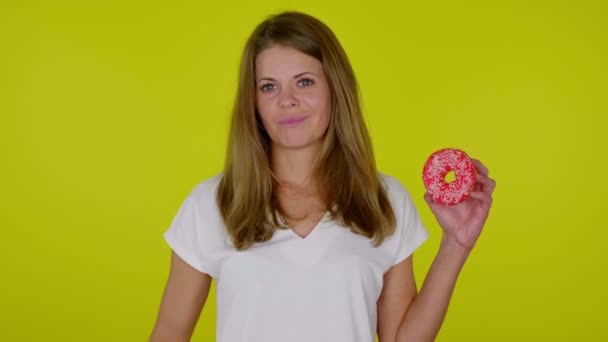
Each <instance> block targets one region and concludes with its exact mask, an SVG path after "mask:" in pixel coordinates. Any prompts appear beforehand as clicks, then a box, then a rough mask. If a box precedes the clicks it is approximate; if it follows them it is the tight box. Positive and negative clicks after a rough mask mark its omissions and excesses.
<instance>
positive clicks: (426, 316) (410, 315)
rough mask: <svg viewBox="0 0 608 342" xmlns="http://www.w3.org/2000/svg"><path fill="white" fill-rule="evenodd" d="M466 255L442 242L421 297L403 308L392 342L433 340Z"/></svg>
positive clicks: (454, 246) (464, 252)
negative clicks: (404, 311) (404, 310)
mask: <svg viewBox="0 0 608 342" xmlns="http://www.w3.org/2000/svg"><path fill="white" fill-rule="evenodd" d="M468 255H469V251H467V250H465V249H464V248H462V247H461V246H460V245H457V244H455V243H452V242H450V240H448V239H445V238H444V240H443V241H442V242H441V247H440V248H439V251H438V252H437V256H436V257H435V260H434V261H433V264H432V265H431V268H430V269H429V272H428V274H427V276H426V278H425V280H424V284H423V285H422V288H421V289H420V293H419V294H418V295H417V296H416V297H415V298H414V300H413V301H412V302H411V304H410V305H409V307H407V308H406V310H407V311H406V314H405V317H403V321H402V322H401V325H400V327H399V330H398V331H397V336H396V338H395V339H393V340H391V341H397V342H402V341H408V342H411V341H434V340H435V338H436V336H437V333H439V329H440V328H441V325H442V323H443V320H444V318H445V314H446V312H447V308H448V304H449V302H450V299H451V297H452V293H453V290H454V286H455V285H456V280H457V278H458V275H459V274H460V270H461V269H462V266H463V265H464V263H465V261H466V259H467V256H468Z"/></svg>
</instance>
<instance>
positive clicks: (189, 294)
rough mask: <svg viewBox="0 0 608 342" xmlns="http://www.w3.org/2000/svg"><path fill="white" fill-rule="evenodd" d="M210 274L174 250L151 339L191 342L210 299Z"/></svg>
mask: <svg viewBox="0 0 608 342" xmlns="http://www.w3.org/2000/svg"><path fill="white" fill-rule="evenodd" d="M210 286H211V277H210V276H209V275H208V274H205V273H202V272H199V271H197V270H195V269H194V268H192V267H191V266H190V265H188V264H187V263H186V262H184V261H183V260H182V259H181V258H180V257H179V256H177V254H175V252H171V269H170V272H169V280H168V281H167V285H166V287H165V291H164V293H163V297H162V300H161V304H160V310H159V313H158V317H157V319H156V324H155V325H154V329H153V331H152V335H151V336H150V342H163V341H164V342H186V341H190V338H191V336H192V332H193V331H194V327H195V326H196V322H197V321H198V318H199V316H200V313H201V310H202V309H203V306H204V305H205V302H206V300H207V295H208V294H209V288H210Z"/></svg>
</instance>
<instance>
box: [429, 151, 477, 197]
mask: <svg viewBox="0 0 608 342" xmlns="http://www.w3.org/2000/svg"><path fill="white" fill-rule="evenodd" d="M450 171H454V174H455V176H456V179H455V180H454V181H452V182H446V180H445V177H446V176H447V174H448V173H449V172H450ZM475 176H476V171H475V165H473V163H472V162H471V159H469V156H468V155H467V154H466V153H465V152H464V151H462V150H459V149H455V148H444V149H441V150H439V151H436V152H434V153H433V154H431V155H430V156H429V158H428V159H427V161H426V163H425V164H424V170H423V172H422V180H423V181H424V187H425V188H426V191H427V192H428V194H429V195H430V197H431V198H432V199H433V201H435V202H438V203H441V204H445V205H453V204H458V203H460V202H462V201H464V200H465V199H467V197H469V195H470V194H471V190H473V186H474V185H475Z"/></svg>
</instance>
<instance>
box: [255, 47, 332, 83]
mask: <svg viewBox="0 0 608 342" xmlns="http://www.w3.org/2000/svg"><path fill="white" fill-rule="evenodd" d="M255 70H256V76H269V77H272V76H273V75H274V76H277V75H281V74H294V75H295V74H298V73H301V72H305V71H311V72H316V73H319V72H321V71H322V70H323V65H322V64H321V62H319V60H317V59H316V58H314V57H312V56H309V55H307V54H305V53H303V52H301V51H299V50H297V49H295V48H292V47H289V46H281V45H275V46H272V47H270V48H267V49H264V50H262V52H260V53H259V54H258V55H257V57H256V59H255Z"/></svg>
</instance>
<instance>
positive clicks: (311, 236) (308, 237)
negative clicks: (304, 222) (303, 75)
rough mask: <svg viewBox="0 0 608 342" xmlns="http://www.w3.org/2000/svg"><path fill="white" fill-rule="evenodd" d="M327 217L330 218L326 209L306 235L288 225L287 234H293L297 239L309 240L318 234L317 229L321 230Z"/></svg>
mask: <svg viewBox="0 0 608 342" xmlns="http://www.w3.org/2000/svg"><path fill="white" fill-rule="evenodd" d="M329 219H330V214H329V211H326V212H325V214H324V215H323V217H321V219H320V220H319V222H317V224H316V225H315V226H314V227H313V228H312V230H311V231H310V232H309V233H308V234H307V235H306V236H301V235H300V234H298V233H296V232H295V231H293V229H292V228H291V227H289V226H288V227H287V230H288V231H289V234H291V235H293V236H294V237H295V238H296V239H297V240H298V241H309V240H311V238H313V237H314V236H315V235H317V234H319V232H318V231H319V230H321V228H322V227H321V226H322V225H323V224H324V223H325V222H326V221H328V220H329Z"/></svg>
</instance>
